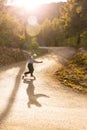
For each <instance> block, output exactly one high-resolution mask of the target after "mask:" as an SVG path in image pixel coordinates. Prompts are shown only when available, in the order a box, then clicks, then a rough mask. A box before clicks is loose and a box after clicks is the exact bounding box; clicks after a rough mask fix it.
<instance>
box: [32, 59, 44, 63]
mask: <svg viewBox="0 0 87 130" xmlns="http://www.w3.org/2000/svg"><path fill="white" fill-rule="evenodd" d="M33 62H34V63H43V61H37V60H33Z"/></svg>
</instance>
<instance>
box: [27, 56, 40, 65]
mask: <svg viewBox="0 0 87 130" xmlns="http://www.w3.org/2000/svg"><path fill="white" fill-rule="evenodd" d="M29 63H31V64H33V63H41V61H36V60H35V59H33V57H29Z"/></svg>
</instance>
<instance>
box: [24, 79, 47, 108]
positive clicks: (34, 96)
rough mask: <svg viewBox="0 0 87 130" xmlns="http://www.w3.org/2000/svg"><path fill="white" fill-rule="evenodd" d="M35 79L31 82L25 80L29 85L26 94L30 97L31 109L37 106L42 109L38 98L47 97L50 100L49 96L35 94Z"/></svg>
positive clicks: (29, 104)
mask: <svg viewBox="0 0 87 130" xmlns="http://www.w3.org/2000/svg"><path fill="white" fill-rule="evenodd" d="M34 80H35V79H31V80H24V83H27V84H28V87H27V89H26V92H27V95H28V99H29V101H28V103H27V105H28V107H29V108H30V107H31V105H35V106H37V107H41V106H42V105H41V104H40V103H39V101H37V99H38V98H40V97H47V98H49V96H47V95H45V94H41V93H38V94H35V92H34V90H35V86H34V84H33V81H34Z"/></svg>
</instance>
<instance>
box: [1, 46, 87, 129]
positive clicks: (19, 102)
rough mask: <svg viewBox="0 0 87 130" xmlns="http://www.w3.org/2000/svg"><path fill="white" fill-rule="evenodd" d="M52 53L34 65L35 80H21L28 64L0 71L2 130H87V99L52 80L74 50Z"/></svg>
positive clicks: (57, 49)
mask: <svg viewBox="0 0 87 130" xmlns="http://www.w3.org/2000/svg"><path fill="white" fill-rule="evenodd" d="M49 52H51V53H49V54H48V55H45V56H43V57H41V59H38V60H43V63H42V64H35V76H36V80H31V81H27V82H25V83H23V81H22V80H21V75H22V74H23V72H24V70H26V63H25V62H23V63H18V64H16V65H10V66H7V67H3V68H2V69H0V130H87V96H86V95H84V94H81V93H80V92H78V91H75V90H72V89H71V88H68V87H64V86H63V85H61V84H60V83H59V82H58V81H57V80H56V79H54V78H53V73H54V71H56V70H57V69H58V68H59V67H60V66H61V65H62V64H63V63H64V62H65V61H67V58H68V57H69V56H70V55H72V54H73V52H74V50H73V49H72V48H61V47H60V48H50V50H49Z"/></svg>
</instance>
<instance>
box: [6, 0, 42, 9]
mask: <svg viewBox="0 0 87 130" xmlns="http://www.w3.org/2000/svg"><path fill="white" fill-rule="evenodd" d="M8 1H11V0H8ZM8 3H11V4H12V5H14V6H17V7H21V8H24V9H26V10H28V11H33V10H35V9H36V8H37V7H38V6H39V5H40V4H41V3H42V2H41V1H40V0H38V1H35V0H32V1H30V0H14V1H13V2H8Z"/></svg>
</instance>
